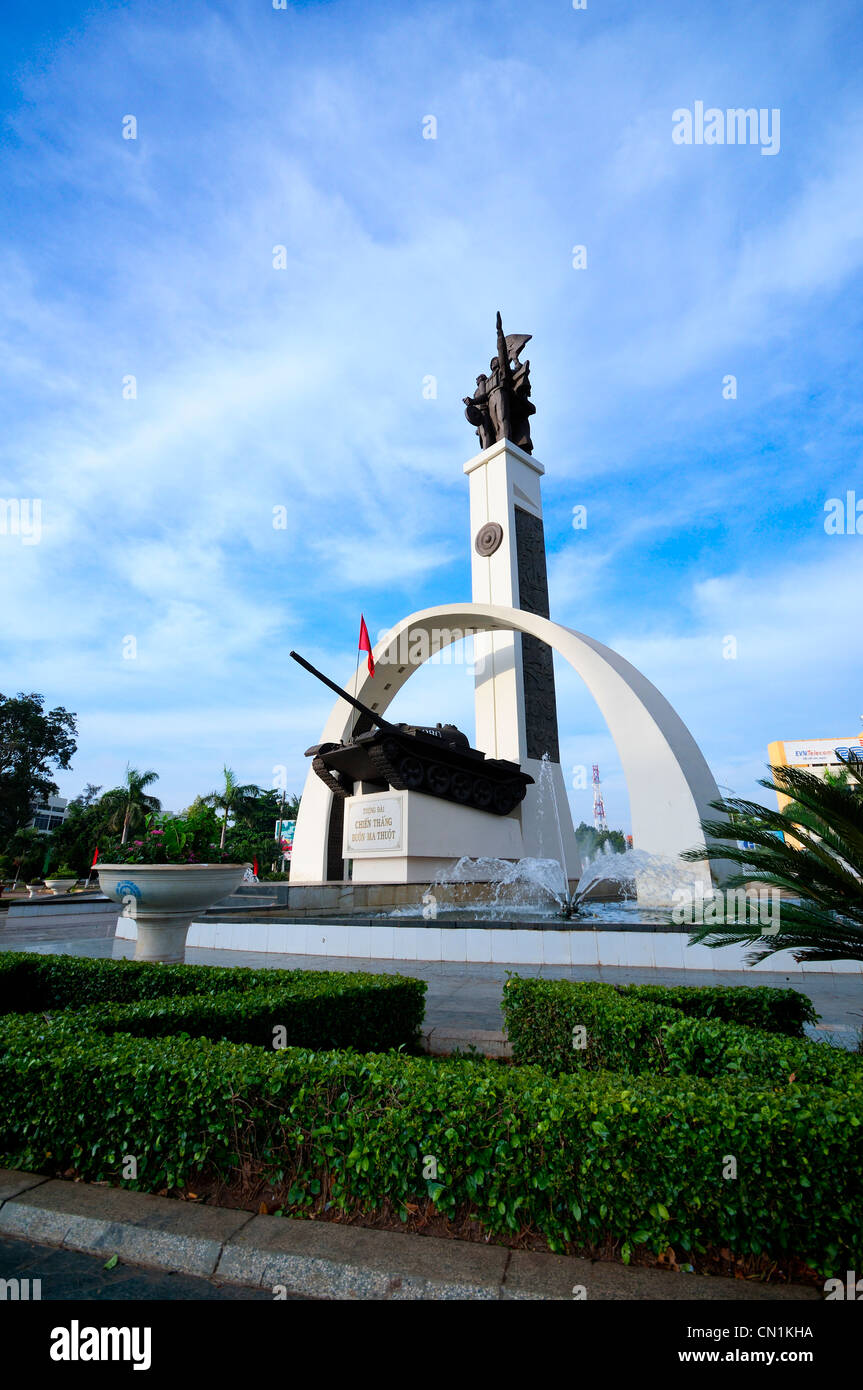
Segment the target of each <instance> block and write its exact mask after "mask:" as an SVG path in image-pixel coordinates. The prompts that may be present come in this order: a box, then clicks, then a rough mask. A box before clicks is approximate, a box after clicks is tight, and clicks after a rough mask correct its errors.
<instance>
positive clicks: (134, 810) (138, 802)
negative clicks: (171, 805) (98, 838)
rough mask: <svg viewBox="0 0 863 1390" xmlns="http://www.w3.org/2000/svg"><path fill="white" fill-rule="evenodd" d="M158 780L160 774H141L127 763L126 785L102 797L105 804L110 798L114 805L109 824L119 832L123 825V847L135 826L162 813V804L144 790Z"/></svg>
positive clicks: (121, 841)
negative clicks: (148, 817)
mask: <svg viewBox="0 0 863 1390" xmlns="http://www.w3.org/2000/svg"><path fill="white" fill-rule="evenodd" d="M158 780H159V774H158V772H139V771H138V769H137V768H136V767H130V766H129V764H128V763H127V764H126V781H125V784H124V785H123V786H122V787H116V788H115V789H114V790H113V791H110V792H106V793H105V795H104V796H103V797H102V802H103V803H104V802H105V801H106V800H109V798H110V802H113V803H114V806H115V810H114V812H113V815H112V816H111V819H110V820H109V822H108V824H109V825H110V827H111V829H112V830H117V829H118V828H119V827H120V825H122V827H123V834H122V838H121V840H120V844H121V845H124V844H125V843H126V840H127V839H128V836H129V831H130V830H131V829H132V828H133V826H136V825H138V824H139V823H140V822H141V821H142V820H143V819H144V817H145V816H149V815H153V814H155V812H157V811H161V809H162V803H161V801H159V799H158V797H155V796H148V795H147V793H146V792H145V790H144V788H145V787H150V786H152V785H153V783H154V782H158Z"/></svg>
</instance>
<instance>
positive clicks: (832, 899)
mask: <svg viewBox="0 0 863 1390" xmlns="http://www.w3.org/2000/svg"><path fill="white" fill-rule="evenodd" d="M848 771H849V779H848V781H847V783H846V784H844V785H843V784H841V783H840V784H839V785H837V784H836V781H837V779H831V780H830V781H826V780H823V779H822V778H820V777H816V776H815V775H814V773H811V772H807V771H806V770H805V769H804V768H800V767H774V768H771V773H772V777H770V778H767V777H764V778H761V779H760V781H759V786H762V787H764V788H765V790H767V791H772V792H779V793H781V794H782V795H783V796H786V797H790V798H791V804H790V805H788V806H786V807H785V809H784V810H782V811H778V810H777V811H771V810H770V809H769V807H766V806H761V805H759V804H758V803H757V802H753V801H745V800H743V799H741V798H737V797H735V798H731V799H728V800H724V799H723V800H719V801H713V802H711V803H710V804H711V806H712V807H713V809H714V810H715V811H718V812H720V813H721V814H722V815H723V816H727V817H729V820H730V824H729V820H715V821H714V820H704V821H703V822H702V828H703V830H704V833H705V835H706V836H707V837H708V838H709V843H708V844H707V846H706V847H702V848H700V849H692V850H687V851H686V852H685V853H684V854H683V856H682V857H683V858H684V859H686V860H689V861H690V862H697V861H699V860H725V861H726V862H727V863H731V864H736V865H738V866H739V869H738V872H736V873H734V874H732V875H731V876H730V877H729V879H728V881H727V884H726V885H724V886H726V887H729V888H735V887H742V886H744V885H745V884H747V883H752V884H757V885H763V886H764V887H767V888H776V889H784V890H785V891H786V893H787V894H789V895H791V897H790V898H788V897H783V898H782V900H781V907H780V912H779V930H778V932H777V933H776V935H775V936H771V937H766V936H764V935H763V934H762V933H761V931H760V929H759V927H758V925H757V924H752V925H748V924H743V923H728V922H726V923H713V924H710V925H707V924H705V925H703V926H701V927H700V928H699V929H698V930H697V931H696V932H694V933H693V935H692V937H691V938H690V944H692V945H704V946H712V947H717V946H728V945H731V944H733V943H739V944H748V945H753V946H757V949H756V950H754V951H752V952H751V953H750V955H749V956H748V957H747V960H748V961H749V963H750V964H751V965H754V964H756V963H757V962H759V961H762V960H766V959H767V957H768V956H771V955H773V954H774V953H775V952H776V951H787V950H790V951H791V952H792V953H793V955H794V958H795V960H798V961H828V960H863V796H861V795H860V793H861V790H863V768H861V767H860V766H859V765H858V766H857V767H855V765H854V764H853V763H852V764H849V766H848ZM738 839H740V840H745V841H747V842H748V843H749V844H750V845H752V846H754V848H747V849H741V847H740V846H739V845H738V843H737V841H738Z"/></svg>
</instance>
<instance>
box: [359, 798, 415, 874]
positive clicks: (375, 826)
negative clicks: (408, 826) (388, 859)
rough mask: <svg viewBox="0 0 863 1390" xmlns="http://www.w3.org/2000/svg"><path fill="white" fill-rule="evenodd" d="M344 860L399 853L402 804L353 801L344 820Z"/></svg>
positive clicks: (387, 800) (384, 800)
mask: <svg viewBox="0 0 863 1390" xmlns="http://www.w3.org/2000/svg"><path fill="white" fill-rule="evenodd" d="M345 821H346V824H345V857H346V858H348V859H354V858H364V857H365V856H366V855H368V854H401V853H402V800H401V797H398V796H370V797H363V799H362V800H361V801H360V800H357V801H353V802H351V803H350V804H349V806H348V808H347V816H346V818H345Z"/></svg>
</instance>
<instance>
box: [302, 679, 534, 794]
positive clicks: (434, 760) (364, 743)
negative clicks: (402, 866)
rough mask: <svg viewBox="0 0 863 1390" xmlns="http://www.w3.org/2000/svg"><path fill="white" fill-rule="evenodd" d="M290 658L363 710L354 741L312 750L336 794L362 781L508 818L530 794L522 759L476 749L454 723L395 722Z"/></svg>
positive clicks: (351, 789)
mask: <svg viewBox="0 0 863 1390" xmlns="http://www.w3.org/2000/svg"><path fill="white" fill-rule="evenodd" d="M291 656H292V657H293V659H294V661H298V662H299V664H300V665H301V666H304V667H305V669H306V670H307V671H310V672H311V674H312V675H313V676H316V677H317V679H318V680H319V681H322V682H323V684H324V685H327V686H329V688H330V690H333V691H335V693H336V695H340V696H341V698H342V699H343V700H347V702H348V704H349V705H353V707H354V709H356V710H358V711H359V713H360V715H361V718H360V719H359V720H358V721H357V725H356V728H355V729H354V731H353V733H352V735H351V738H350V739H349V740H347V741H343V742H341V743H318V744H315V745H314V746H313V747H311V748H307V749H306V757H307V758H311V759H312V768H313V769H314V771H315V772H316V773H317V775H318V777H320V779H321V781H322V782H325V783H326V785H327V786H328V787H329V789H330V791H331V792H332V793H333V795H334V796H338V797H346V796H352V795H353V792H354V788H355V786H356V785H357V783H364V784H365V785H366V786H372V787H380V788H381V790H385V789H386V788H388V787H392V788H394V789H395V790H396V791H420V792H425V794H426V795H427V796H436V797H440V799H441V800H443V801H454V802H456V803H457V804H458V805H460V806H473V807H475V808H476V810H478V811H488V812H489V813H490V814H491V815H493V816H508V815H509V814H510V812H512V811H514V810H515V808H516V806H518V804H519V802H520V801H522V800H523V799H524V794H525V792H526V791H527V788H528V787H529V786H530V784H531V783H532V782H533V778H532V777H531V776H529V775H528V773H526V772H522V770H521V768H520V767H519V765H518V763H511V762H508V761H507V760H506V759H504V758H487V757H486V756H485V754H484V753H482V752H480V750H479V749H478V748H471V746H470V740H469V739H468V737H467V735H466V734H463V733H462V732H461V730H460V729H457V728H456V726H455V725H454V724H435V725H434V726H433V727H432V726H430V725H426V724H391V723H390V722H389V720H387V719H384V718H383V717H382V715H380V714H376V713H375V711H374V710H371V709H369V707H368V705H364V704H363V703H362V701H361V700H357V699H356V698H355V697H354V696H353V695H349V694H348V693H347V691H346V690H343V689H342V688H341V686H339V685H336V683H335V681H331V680H330V679H329V678H328V677H327V676H325V675H323V674H322V673H321V672H320V671H318V670H316V669H315V667H314V666H312V665H311V663H310V662H308V661H306V659H305V657H302V656H300V655H299V654H298V653H297V652H291Z"/></svg>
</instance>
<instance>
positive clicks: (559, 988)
mask: <svg viewBox="0 0 863 1390" xmlns="http://www.w3.org/2000/svg"><path fill="white" fill-rule="evenodd" d="M501 1007H502V1009H503V1012H504V1018H505V1023H506V1032H507V1036H508V1037H509V1041H510V1043H511V1044H512V1055H513V1061H515V1062H516V1063H517V1064H529V1063H535V1064H536V1065H538V1066H541V1067H542V1068H543V1069H544V1070H546V1071H550V1072H559V1071H564V1072H569V1071H583V1070H587V1071H601V1070H610V1071H636V1072H641V1071H660V1070H661V1069H662V1065H663V1052H662V1026H663V1024H665V1023H673V1022H675V1020H677V1019H679V1018H680V1016H681V1015H680V1013H679V1012H678V1011H677V1010H676V1009H673V1008H666V1007H664V1006H663V1005H661V1004H654V1003H651V1002H645V1003H640V1002H638V1001H637V1000H633V999H629V998H626V997H624V996H622V995H620V994H619V993H618V992H617V991H616V990H615V988H614V986H613V985H607V984H602V983H594V982H592V981H588V982H585V983H574V982H572V981H570V980H539V979H522V978H521V977H519V976H518V975H511V976H510V978H509V979H508V980H507V983H506V985H505V987H504V991H503V1003H502V1005H501ZM577 1030H583V1032H579V1031H577Z"/></svg>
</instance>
